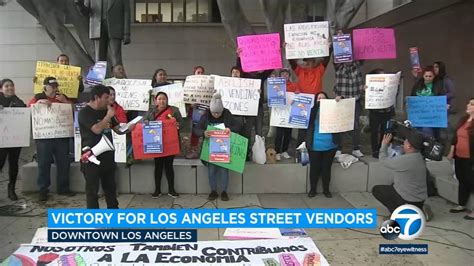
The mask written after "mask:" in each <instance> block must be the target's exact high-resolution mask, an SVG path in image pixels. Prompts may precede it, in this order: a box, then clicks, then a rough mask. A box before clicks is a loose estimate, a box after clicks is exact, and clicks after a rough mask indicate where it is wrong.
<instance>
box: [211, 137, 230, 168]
mask: <svg viewBox="0 0 474 266" xmlns="http://www.w3.org/2000/svg"><path fill="white" fill-rule="evenodd" d="M230 150H231V147H230V132H225V131H224V130H211V131H209V162H210V163H230Z"/></svg>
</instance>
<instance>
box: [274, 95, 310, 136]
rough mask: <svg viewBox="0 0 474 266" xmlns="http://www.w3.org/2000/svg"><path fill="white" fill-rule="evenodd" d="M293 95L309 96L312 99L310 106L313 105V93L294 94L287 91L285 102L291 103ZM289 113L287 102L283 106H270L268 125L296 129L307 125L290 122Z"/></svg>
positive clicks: (289, 106) (289, 108) (289, 107)
mask: <svg viewBox="0 0 474 266" xmlns="http://www.w3.org/2000/svg"><path fill="white" fill-rule="evenodd" d="M295 95H298V96H304V97H309V98H311V100H312V101H311V102H312V105H311V108H312V107H313V106H314V94H307V93H299V94H294V93H293V92H287V96H286V102H287V103H291V102H292V101H293V98H294V97H295ZM290 113H291V105H289V104H288V105H285V106H279V107H272V108H271V113H270V126H273V127H286V128H297V129H304V128H307V127H308V126H305V125H292V124H290Z"/></svg>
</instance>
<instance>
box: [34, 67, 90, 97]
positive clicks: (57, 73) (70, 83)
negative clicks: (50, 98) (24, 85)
mask: <svg viewBox="0 0 474 266" xmlns="http://www.w3.org/2000/svg"><path fill="white" fill-rule="evenodd" d="M80 75H81V68H80V67H77V66H69V65H60V64H56V63H51V62H44V61H38V62H36V74H35V76H36V82H35V88H34V92H35V93H41V92H43V81H44V79H45V78H46V77H55V78H56V79H57V80H58V83H59V91H60V92H61V93H62V94H64V95H66V96H67V97H69V98H77V94H78V93H79V79H78V77H79V76H80Z"/></svg>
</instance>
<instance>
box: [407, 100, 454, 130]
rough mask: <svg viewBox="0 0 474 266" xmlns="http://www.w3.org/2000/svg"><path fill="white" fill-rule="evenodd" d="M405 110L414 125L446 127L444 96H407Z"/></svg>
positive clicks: (446, 112) (446, 110)
mask: <svg viewBox="0 0 474 266" xmlns="http://www.w3.org/2000/svg"><path fill="white" fill-rule="evenodd" d="M407 112H408V120H410V121H411V123H412V125H413V126H414V127H440V128H447V127H448V109H447V100H446V96H409V97H407Z"/></svg>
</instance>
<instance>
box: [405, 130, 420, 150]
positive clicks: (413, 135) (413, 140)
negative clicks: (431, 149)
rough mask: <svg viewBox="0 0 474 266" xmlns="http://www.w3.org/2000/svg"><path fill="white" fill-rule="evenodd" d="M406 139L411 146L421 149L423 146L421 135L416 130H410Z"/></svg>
mask: <svg viewBox="0 0 474 266" xmlns="http://www.w3.org/2000/svg"><path fill="white" fill-rule="evenodd" d="M407 140H408V142H409V143H410V145H411V146H413V148H415V149H417V150H421V149H422V148H423V136H422V135H421V134H419V133H418V132H415V131H412V132H410V133H409V134H408V135H407Z"/></svg>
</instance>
